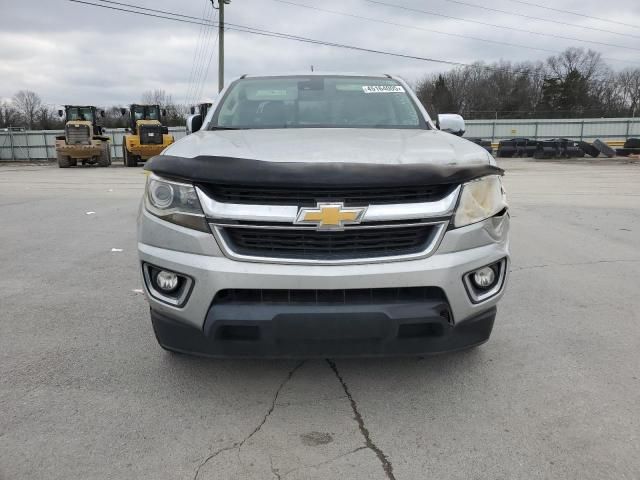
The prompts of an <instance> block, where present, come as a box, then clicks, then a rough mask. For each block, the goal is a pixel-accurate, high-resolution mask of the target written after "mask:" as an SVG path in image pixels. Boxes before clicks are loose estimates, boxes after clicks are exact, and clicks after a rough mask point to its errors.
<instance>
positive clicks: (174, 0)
mask: <svg viewBox="0 0 640 480" xmlns="http://www.w3.org/2000/svg"><path fill="white" fill-rule="evenodd" d="M86 1H89V2H93V3H102V2H100V1H99V0H86ZM119 1H120V2H121V3H127V4H135V5H139V6H143V7H147V8H151V9H156V10H166V11H171V12H176V13H180V14H182V15H190V16H193V17H199V18H202V16H203V14H204V16H205V18H209V17H211V15H212V10H211V3H210V0H180V1H179V0H119ZM287 1H289V2H291V3H298V4H301V5H305V4H306V5H312V6H315V7H318V8H323V9H328V10H334V11H339V12H344V13H348V14H351V15H358V16H366V17H369V18H373V19H378V20H381V21H383V22H391V23H395V24H401V25H402V26H397V25H390V24H388V23H379V22H378V23H376V22H372V21H367V20H363V19H359V18H354V17H349V16H344V15H336V14H332V13H328V12H322V11H317V10H312V9H308V8H303V7H299V6H294V5H291V4H290V3H289V4H287V3H281V2H278V1H276V0H232V2H231V4H230V5H228V6H227V8H226V11H225V17H226V21H227V22H230V23H234V24H239V25H246V26H251V27H256V28H261V29H266V30H271V31H278V32H284V33H289V34H294V35H298V36H304V37H310V38H314V39H319V40H325V41H331V42H337V43H343V44H349V45H356V46H362V47H366V48H372V49H376V50H386V51H391V52H397V53H403V54H409V55H414V56H421V57H432V58H437V59H444V60H452V61H458V62H465V63H471V62H474V61H480V60H481V61H485V62H493V61H498V60H500V59H504V60H512V61H521V60H544V59H545V58H546V57H548V56H549V55H552V54H553V51H560V50H563V49H564V48H566V47H570V46H578V47H584V48H592V49H595V50H597V51H599V52H601V53H602V55H603V56H604V57H606V58H607V61H608V63H609V64H610V66H611V67H612V68H614V69H622V68H625V67H630V66H631V67H638V66H640V2H639V1H638V0H613V1H611V2H607V3H603V2H601V1H595V0H528V1H529V2H530V3H531V2H533V3H537V4H541V5H547V6H550V7H553V8H558V9H563V10H570V11H574V12H581V13H583V14H585V15H591V16H596V17H601V18H606V19H608V20H614V21H617V22H622V23H626V24H630V25H637V26H638V27H635V28H633V27H626V26H623V25H620V24H615V23H608V22H603V21H598V20H594V19H590V18H586V17H581V16H576V15H571V14H565V13H560V12H552V11H549V10H545V9H541V8H539V7H535V6H530V5H525V4H523V3H522V2H519V1H516V0H459V1H458V0H456V1H453V0H429V1H426V0H380V1H382V2H384V3H388V4H395V5H402V6H406V7H410V8H415V9H421V10H429V11H431V12H434V13H439V14H443V15H450V16H454V17H461V18H465V19H469V20H474V21H479V22H485V23H492V24H496V25H503V26H510V27H516V28H521V29H524V30H530V31H535V32H541V33H546V34H552V35H559V36H564V37H574V38H576V39H581V40H590V41H592V42H600V43H607V44H612V45H616V46H607V45H600V44H596V43H586V42H581V41H577V40H564V39H559V38H554V37H545V36H541V35H534V34H530V33H523V32H516V31H510V30H506V29H501V28H496V27H489V26H486V25H480V24H474V23H470V22H463V21H459V20H453V19H447V18H442V17H437V16H433V15H427V14H423V13H418V12H412V11H408V10H402V9H398V8H391V7H388V6H384V5H380V4H376V3H375V2H371V1H366V0H343V1H341V0H326V1H322V2H319V1H317V0H287ZM460 2H464V3H468V4H475V5H479V6H484V7H488V8H493V9H499V10H505V11H508V12H513V13H519V14H522V15H529V16H534V17H542V18H547V19H550V20H553V21H556V22H560V23H563V22H566V23H571V24H575V25H579V26H583V27H589V28H587V29H585V28H578V27H574V26H567V25H563V24H557V23H550V22H544V21H538V20H531V19H525V18H521V17H517V16H513V15H509V14H503V13H498V12H495V11H488V10H486V9H483V8H474V7H471V6H466V5H461V4H460ZM112 6H115V5H112ZM120 8H127V7H120ZM211 18H215V17H211ZM594 28H597V29H601V30H609V31H611V33H609V32H603V31H598V30H594ZM427 30H429V31H427ZM436 31H437V32H441V33H436ZM447 33H448V34H449V35H447ZM456 35H465V36H470V37H475V38H476V39H475V40H472V39H466V38H461V37H459V36H456ZM215 37H216V33H215V29H212V31H211V32H209V31H206V32H203V31H202V28H201V27H200V26H198V25H191V24H185V23H178V22H173V21H168V20H163V19H158V18H152V17H147V16H139V15H134V14H130V13H124V12H119V11H114V10H106V9H103V8H97V7H92V6H88V5H83V4H79V3H72V2H70V1H68V0H22V1H12V0H0V99H2V98H9V97H11V96H12V95H13V94H14V93H15V92H16V91H18V90H20V89H29V90H34V91H36V92H37V93H39V94H40V95H41V97H42V98H43V100H44V101H45V102H48V103H50V104H52V105H56V106H57V105H60V104H65V103H84V104H95V105H100V106H107V105H113V104H115V105H126V104H129V103H131V102H134V101H139V100H140V96H141V94H142V92H143V91H145V90H150V89H155V88H161V89H165V90H166V91H167V92H168V93H170V94H171V95H172V96H173V99H174V101H175V102H176V103H185V102H186V103H188V102H191V101H195V100H204V99H209V98H212V97H214V96H215V94H216V92H217V49H215V53H214V54H213V57H212V60H211V66H210V68H209V72H208V77H207V79H206V81H204V72H205V70H206V63H207V62H208V60H209V58H210V53H211V52H212V51H214V43H215V40H216V38H215ZM480 39H486V40H490V41H491V42H506V43H513V44H518V45H521V46H519V47H518V46H515V47H513V46H507V45H502V44H499V43H491V42H485V41H480ZM225 46H226V49H225V56H226V78H227V79H230V78H232V77H234V76H237V75H240V74H242V73H273V72H281V71H305V70H309V68H310V66H311V65H314V67H315V68H316V70H320V71H323V70H325V71H365V72H384V73H394V74H398V75H401V76H403V77H404V78H405V79H407V80H409V81H410V82H415V81H417V80H418V79H420V78H421V77H423V76H424V75H425V74H427V73H429V72H434V71H442V70H446V69H448V68H451V67H449V66H446V65H442V64H437V63H430V62H424V61H418V60H412V59H403V58H396V57H390V56H384V55H379V54H373V53H364V52H357V51H350V50H344V49H338V48H333V47H328V46H318V45H308V44H304V43H298V42H293V41H289V40H282V39H277V38H267V37H262V36H256V35H251V34H248V33H240V32H233V31H227V32H226V35H225ZM204 47H207V48H206V52H204V53H203V54H202V55H200V56H198V55H196V53H197V52H198V51H200V52H203V51H204V50H205V48H204ZM524 47H531V48H524ZM624 47H630V48H624ZM194 58H195V59H196V60H200V61H199V62H198V61H196V62H194ZM634 62H635V63H634ZM194 65H196V66H195V67H194ZM194 70H196V71H201V72H202V73H201V74H200V75H199V76H197V75H193V71H194ZM194 77H197V80H198V81H194ZM198 87H200V88H198Z"/></svg>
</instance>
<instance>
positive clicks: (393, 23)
mask: <svg viewBox="0 0 640 480" xmlns="http://www.w3.org/2000/svg"><path fill="white" fill-rule="evenodd" d="M274 1H276V2H279V3H284V4H287V5H293V6H296V7H302V8H309V9H312V10H317V11H320V12H327V13H332V14H335V15H342V16H346V17H352V18H358V19H361V20H367V21H370V22H376V23H384V24H387V25H393V26H396V27H401V28H410V29H413V30H421V31H423V32H432V33H437V34H440V35H448V36H453V37H460V38H467V39H471V40H476V41H480V42H488V43H495V44H498V45H506V46H509V47H516V48H526V49H529V50H539V51H542V52H550V53H562V52H560V51H558V50H550V49H547V48H539V47H531V46H529V45H522V44H517V43H509V42H502V41H499V40H489V39H486V38H480V37H472V36H469V35H462V34H458V33H449V32H442V31H439V30H433V29H429V28H423V27H416V26H414V25H406V24H402V23H396V22H391V21H388V20H381V19H378V18H371V17H365V16H362V15H356V14H352V13H348V12H340V11H337V10H329V9H326V8H320V7H315V6H312V5H305V4H301V3H295V2H290V1H288V0H274ZM366 1H370V2H372V3H379V4H381V5H387V6H394V5H392V4H388V3H384V2H378V1H375V0H366ZM398 8H402V9H406V10H411V11H415V12H421V13H427V14H431V13H430V12H427V11H424V10H418V9H414V8H408V7H398ZM435 15H438V16H443V17H447V18H454V19H456V20H462V21H468V22H472V23H480V24H482V25H489V26H492V27H498V28H508V29H509V30H518V29H515V28H510V27H501V26H500V25H493V24H490V23H484V22H476V21H474V20H467V19H463V18H457V17H450V16H448V15H440V14H435ZM520 31H525V32H527V33H534V34H536V33H537V32H532V31H527V30H520ZM539 35H546V34H539ZM549 36H552V37H556V38H563V39H567V40H577V41H580V42H587V43H597V44H600V45H606V46H609V47H617V48H628V49H630V50H638V51H640V48H635V47H625V46H623V45H614V44H610V43H603V42H595V41H590V40H580V39H577V38H572V37H562V36H559V35H551V34H549ZM639 38H640V37H639ZM611 60H615V61H622V62H626V60H617V59H611ZM630 63H635V62H630Z"/></svg>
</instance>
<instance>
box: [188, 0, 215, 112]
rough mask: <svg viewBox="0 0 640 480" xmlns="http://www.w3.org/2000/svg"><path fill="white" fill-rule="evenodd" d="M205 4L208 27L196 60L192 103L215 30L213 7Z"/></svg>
mask: <svg viewBox="0 0 640 480" xmlns="http://www.w3.org/2000/svg"><path fill="white" fill-rule="evenodd" d="M204 1H205V2H206V3H207V4H209V6H210V7H211V8H210V9H209V15H208V17H207V19H206V23H208V24H209V26H208V27H205V40H204V44H203V46H202V51H201V54H200V59H199V60H198V67H197V70H196V76H195V86H194V89H193V93H192V98H191V99H190V102H191V103H194V102H195V101H196V100H197V97H198V91H199V90H200V85H201V83H202V81H203V78H202V77H203V75H204V70H205V67H206V65H207V56H208V55H207V54H208V53H209V49H210V48H211V45H210V44H211V43H212V41H213V37H214V35H213V31H214V30H215V24H214V23H212V21H213V18H214V12H215V10H214V9H213V6H211V5H210V3H209V2H208V1H207V0H204Z"/></svg>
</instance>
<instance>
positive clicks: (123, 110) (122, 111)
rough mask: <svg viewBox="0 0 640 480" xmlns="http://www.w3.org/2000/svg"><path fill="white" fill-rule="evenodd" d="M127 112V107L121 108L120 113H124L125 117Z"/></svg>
mask: <svg viewBox="0 0 640 480" xmlns="http://www.w3.org/2000/svg"><path fill="white" fill-rule="evenodd" d="M125 113H127V109H126V108H121V109H120V115H122V116H123V117H124V114H125Z"/></svg>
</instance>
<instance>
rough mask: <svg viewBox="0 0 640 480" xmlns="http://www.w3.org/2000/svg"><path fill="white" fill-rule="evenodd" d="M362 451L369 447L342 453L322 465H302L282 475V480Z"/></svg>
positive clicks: (321, 463)
mask: <svg viewBox="0 0 640 480" xmlns="http://www.w3.org/2000/svg"><path fill="white" fill-rule="evenodd" d="M360 450H367V447H365V446H362V447H358V448H354V449H353V450H349V451H348V452H345V453H341V454H340V455H338V456H336V457H333V458H330V459H329V460H324V461H322V462H320V463H314V464H313V465H301V466H299V467H296V468H294V469H292V470H289V471H288V472H285V473H284V474H283V475H282V478H284V477H286V476H287V475H290V474H292V473H295V472H298V471H300V470H306V469H308V468H318V467H321V466H323V465H327V464H329V463H331V462H335V461H336V460H338V459H340V458H342V457H346V456H347V455H351V454H353V453H356V452H359V451H360ZM276 475H277V476H278V480H280V478H281V477H280V475H278V474H277V473H276Z"/></svg>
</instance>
